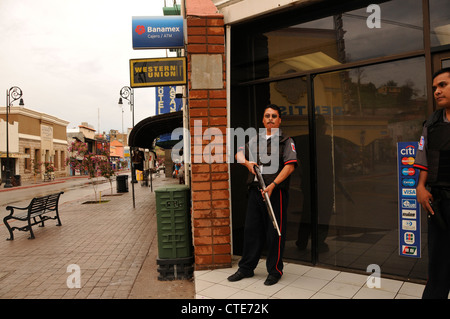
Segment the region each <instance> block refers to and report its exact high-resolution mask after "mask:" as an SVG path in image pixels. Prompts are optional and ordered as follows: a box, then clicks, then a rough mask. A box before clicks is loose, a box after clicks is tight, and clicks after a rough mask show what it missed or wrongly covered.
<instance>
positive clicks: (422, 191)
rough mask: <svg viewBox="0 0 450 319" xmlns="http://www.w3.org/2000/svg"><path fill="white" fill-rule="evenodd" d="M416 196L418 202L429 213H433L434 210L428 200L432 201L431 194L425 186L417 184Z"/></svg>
mask: <svg viewBox="0 0 450 319" xmlns="http://www.w3.org/2000/svg"><path fill="white" fill-rule="evenodd" d="M416 196H417V201H418V202H419V204H421V205H422V207H423V208H425V209H426V210H427V211H428V212H429V213H430V214H431V215H434V211H433V209H432V208H431V205H430V201H431V202H432V201H433V195H431V193H430V192H429V191H428V190H427V189H426V188H425V187H420V186H417V188H416Z"/></svg>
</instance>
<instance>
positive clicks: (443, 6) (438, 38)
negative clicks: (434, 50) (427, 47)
mask: <svg viewBox="0 0 450 319" xmlns="http://www.w3.org/2000/svg"><path fill="white" fill-rule="evenodd" d="M449 12H450V1H448V0H430V24H431V46H432V47H435V46H441V45H446V44H450V15H449Z"/></svg>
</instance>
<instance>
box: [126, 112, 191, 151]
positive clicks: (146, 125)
mask: <svg viewBox="0 0 450 319" xmlns="http://www.w3.org/2000/svg"><path fill="white" fill-rule="evenodd" d="M182 127H183V111H178V112H172V113H167V114H160V115H155V116H151V117H148V118H146V119H144V120H142V121H140V122H139V123H137V124H136V125H135V126H134V128H133V130H132V131H131V132H130V136H129V138H128V145H129V146H130V147H140V148H148V149H152V147H153V141H154V140H155V138H157V137H158V136H160V135H161V134H165V133H172V131H173V130H174V129H176V128H182Z"/></svg>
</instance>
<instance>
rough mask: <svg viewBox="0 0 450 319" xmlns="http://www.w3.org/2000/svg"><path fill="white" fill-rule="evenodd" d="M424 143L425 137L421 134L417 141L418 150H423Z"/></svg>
mask: <svg viewBox="0 0 450 319" xmlns="http://www.w3.org/2000/svg"><path fill="white" fill-rule="evenodd" d="M424 143H425V138H424V137H423V136H421V137H420V142H419V150H420V151H423V144H424Z"/></svg>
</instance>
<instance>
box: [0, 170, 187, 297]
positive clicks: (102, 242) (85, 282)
mask: <svg viewBox="0 0 450 319" xmlns="http://www.w3.org/2000/svg"><path fill="white" fill-rule="evenodd" d="M154 182H155V183H154V184H153V186H154V187H158V186H161V185H165V184H172V183H178V181H177V180H175V179H172V178H163V177H159V178H158V179H157V180H156V181H154ZM114 186H115V183H114ZM36 187H38V186H36ZM98 188H99V189H102V188H103V189H104V191H103V192H102V194H103V195H102V200H107V201H108V202H105V203H101V204H83V203H84V202H86V201H91V200H93V199H94V197H93V196H94V195H93V194H94V193H93V191H92V195H89V196H86V197H84V198H81V199H79V200H72V201H68V202H64V203H63V204H61V205H60V206H59V212H60V217H61V223H62V226H60V227H58V226H56V222H55V221H54V220H49V221H46V222H45V227H38V226H34V227H33V231H34V234H35V236H36V238H35V239H33V240H29V239H28V237H29V233H28V232H19V231H15V232H14V236H15V239H14V240H12V241H7V240H6V238H8V237H9V234H8V231H7V229H6V227H5V226H4V225H3V217H4V216H6V215H7V213H8V212H7V211H6V210H5V209H4V207H3V209H2V211H1V212H0V217H1V219H0V299H35V298H39V299H157V298H160V299H166V298H174V299H178V298H193V297H194V283H193V281H192V280H191V281H187V280H184V281H181V280H178V281H159V280H158V279H157V278H158V275H159V274H158V271H157V265H156V258H157V251H158V245H157V243H158V239H157V223H156V206H155V193H154V192H151V190H150V188H149V187H142V186H141V185H140V183H137V184H135V187H134V188H135V206H136V207H135V208H133V201H132V185H131V183H130V184H129V191H128V192H125V193H119V194H117V193H116V191H115V190H114V191H113V195H114V196H107V195H108V193H110V192H109V183H105V184H102V185H98ZM15 191H16V190H8V194H10V196H14V192H15ZM38 191H39V190H38V189H36V192H38ZM62 196H64V194H63V195H62ZM15 206H20V205H15ZM12 224H18V222H16V221H13V222H12ZM71 265H77V266H79V269H80V272H79V274H80V288H77V287H76V286H74V283H75V280H73V278H74V276H71V275H75V271H74V268H71ZM70 276H71V277H70ZM68 283H69V284H68Z"/></svg>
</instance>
